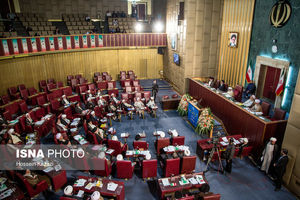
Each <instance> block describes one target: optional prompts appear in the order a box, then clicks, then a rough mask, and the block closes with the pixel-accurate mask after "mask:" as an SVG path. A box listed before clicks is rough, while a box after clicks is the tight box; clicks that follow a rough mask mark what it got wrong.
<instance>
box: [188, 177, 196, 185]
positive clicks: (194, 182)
mask: <svg viewBox="0 0 300 200" xmlns="http://www.w3.org/2000/svg"><path fill="white" fill-rule="evenodd" d="M189 182H190V183H191V184H193V185H197V184H198V182H197V180H196V179H195V178H189Z"/></svg>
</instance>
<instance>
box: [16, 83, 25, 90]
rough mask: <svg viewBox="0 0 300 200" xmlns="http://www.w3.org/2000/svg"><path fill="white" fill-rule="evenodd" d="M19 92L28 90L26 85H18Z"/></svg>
mask: <svg viewBox="0 0 300 200" xmlns="http://www.w3.org/2000/svg"><path fill="white" fill-rule="evenodd" d="M18 90H19V91H21V90H26V86H25V85H24V84H21V85H18Z"/></svg>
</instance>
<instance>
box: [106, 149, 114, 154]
mask: <svg viewBox="0 0 300 200" xmlns="http://www.w3.org/2000/svg"><path fill="white" fill-rule="evenodd" d="M112 152H114V150H113V149H108V150H107V151H106V153H107V154H111V153H112Z"/></svg>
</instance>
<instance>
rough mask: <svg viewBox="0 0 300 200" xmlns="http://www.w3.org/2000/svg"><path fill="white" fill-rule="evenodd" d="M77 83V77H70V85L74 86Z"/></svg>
mask: <svg viewBox="0 0 300 200" xmlns="http://www.w3.org/2000/svg"><path fill="white" fill-rule="evenodd" d="M77 84H78V80H77V79H75V78H74V79H72V80H71V87H75V86H76V85H77Z"/></svg>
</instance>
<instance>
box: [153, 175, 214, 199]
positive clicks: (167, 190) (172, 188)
mask: <svg viewBox="0 0 300 200" xmlns="http://www.w3.org/2000/svg"><path fill="white" fill-rule="evenodd" d="M195 175H202V176H203V180H204V181H205V183H207V184H208V182H207V180H206V179H205V176H204V174H203V172H199V173H193V174H185V178H186V179H189V178H192V177H194V176H195ZM163 179H165V178H160V179H158V180H157V181H158V192H159V196H160V199H164V196H165V194H168V193H172V192H176V191H182V190H183V189H187V190H189V189H193V188H200V187H201V186H202V185H203V184H195V185H193V184H191V183H188V184H185V185H180V184H179V181H180V179H181V176H174V177H171V178H166V179H168V180H169V182H170V184H171V183H175V184H176V185H175V186H164V185H163V183H162V180H163Z"/></svg>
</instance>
